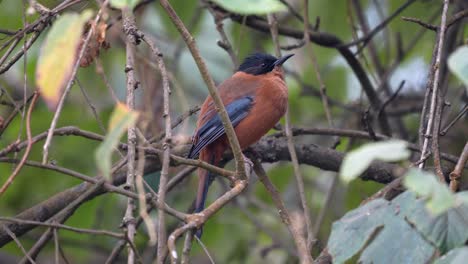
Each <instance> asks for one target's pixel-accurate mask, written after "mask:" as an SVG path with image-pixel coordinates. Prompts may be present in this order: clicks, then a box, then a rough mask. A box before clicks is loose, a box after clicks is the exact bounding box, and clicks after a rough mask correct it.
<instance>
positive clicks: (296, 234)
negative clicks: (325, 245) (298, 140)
mask: <svg viewBox="0 0 468 264" xmlns="http://www.w3.org/2000/svg"><path fill="white" fill-rule="evenodd" d="M254 170H255V173H256V174H257V177H258V179H259V180H260V181H261V182H262V183H263V185H265V188H266V190H267V191H268V193H269V194H270V196H271V198H272V199H273V202H274V204H275V205H276V208H278V213H279V215H280V217H281V220H282V221H283V223H284V224H285V225H286V227H287V228H288V230H289V233H291V235H292V237H293V240H294V243H295V244H296V248H297V250H298V253H299V258H300V260H301V263H313V260H312V255H311V253H310V251H309V250H308V248H307V242H306V241H305V239H304V237H303V236H302V235H301V234H300V231H299V230H297V229H296V228H295V226H294V225H293V224H292V223H291V216H290V214H289V212H288V209H286V207H285V206H284V203H283V201H282V199H281V196H280V193H279V192H278V190H277V189H276V187H275V186H274V185H273V183H272V182H271V181H270V179H269V178H268V176H267V175H266V172H265V170H264V169H263V167H262V164H261V163H260V162H259V161H258V160H255V161H254Z"/></svg>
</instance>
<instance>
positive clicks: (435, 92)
mask: <svg viewBox="0 0 468 264" xmlns="http://www.w3.org/2000/svg"><path fill="white" fill-rule="evenodd" d="M449 3H450V2H449V0H444V7H443V10H442V18H441V22H440V30H439V38H438V41H437V43H436V45H437V53H436V59H435V61H434V64H433V66H432V67H433V69H434V80H433V83H432V87H431V89H432V96H431V104H430V109H429V119H428V121H427V126H426V131H425V138H424V142H423V146H422V150H421V157H424V156H425V155H426V152H427V150H428V146H429V135H430V134H431V131H432V129H433V123H434V118H435V112H436V108H437V98H438V93H439V83H440V67H441V64H442V53H443V48H444V41H445V32H446V30H447V12H448V6H449ZM421 118H423V117H421ZM438 136H439V130H438V128H437V134H436V137H438ZM433 147H435V149H437V150H438V146H433ZM435 159H437V158H435ZM424 164H425V162H424V161H423V162H421V163H420V164H419V166H418V167H419V168H421V169H422V168H424ZM439 164H440V160H439ZM437 176H438V177H439V180H440V181H442V182H444V181H445V178H444V175H443V174H442V175H441V174H440V173H438V174H437Z"/></svg>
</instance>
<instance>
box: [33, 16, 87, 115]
mask: <svg viewBox="0 0 468 264" xmlns="http://www.w3.org/2000/svg"><path fill="white" fill-rule="evenodd" d="M91 15H92V11H91V10H85V11H84V12H82V13H81V14H76V13H68V14H64V15H62V16H60V17H59V18H58V19H57V21H55V23H54V24H53V26H52V28H51V29H50V31H49V33H48V34H47V37H46V39H45V41H44V43H43V44H42V47H41V53H40V55H39V59H38V62H37V68H36V85H37V86H38V87H39V90H40V92H41V95H42V97H43V98H44V100H45V101H46V103H47V105H48V107H49V109H51V110H55V109H56V108H57V104H58V102H59V100H60V97H61V95H62V93H63V88H64V87H65V85H66V84H67V82H68V81H69V80H70V77H71V74H72V69H73V65H74V63H75V62H76V59H77V56H78V52H79V51H78V46H79V44H80V41H81V38H82V33H83V26H84V24H85V23H86V21H87V20H88V19H89V18H90V17H91Z"/></svg>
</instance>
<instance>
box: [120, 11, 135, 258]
mask: <svg viewBox="0 0 468 264" xmlns="http://www.w3.org/2000/svg"><path fill="white" fill-rule="evenodd" d="M122 17H123V30H124V32H125V37H126V38H125V47H126V56H127V62H126V65H125V73H126V75H127V99H126V101H127V106H128V108H129V109H131V110H134V109H135V93H134V92H135V89H136V88H137V87H138V82H137V80H136V79H135V46H136V45H137V43H138V42H139V39H138V38H139V36H138V33H137V28H136V22H135V17H134V15H133V13H132V10H129V9H128V8H126V7H125V8H123V10H122ZM127 142H128V150H127V162H128V163H127V180H126V187H127V189H129V190H131V191H134V190H135V160H136V155H135V154H136V144H137V136H136V127H135V126H134V125H133V126H130V127H128V129H127ZM135 210H136V204H135V200H134V199H133V198H129V199H128V200H127V209H126V210H125V216H124V219H123V223H124V225H125V227H126V230H127V232H126V236H127V239H128V242H129V245H130V247H129V248H128V258H127V263H128V264H133V263H135V257H136V254H137V252H136V251H135V250H134V249H133V248H132V247H131V244H132V243H133V242H134V239H135V234H136V226H135V217H134V212H135Z"/></svg>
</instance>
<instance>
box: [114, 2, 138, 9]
mask: <svg viewBox="0 0 468 264" xmlns="http://www.w3.org/2000/svg"><path fill="white" fill-rule="evenodd" d="M138 2H139V0H110V4H111V6H113V7H115V8H119V9H123V8H129V9H130V10H132V9H133V8H134V7H135V6H136V5H137V4H138Z"/></svg>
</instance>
